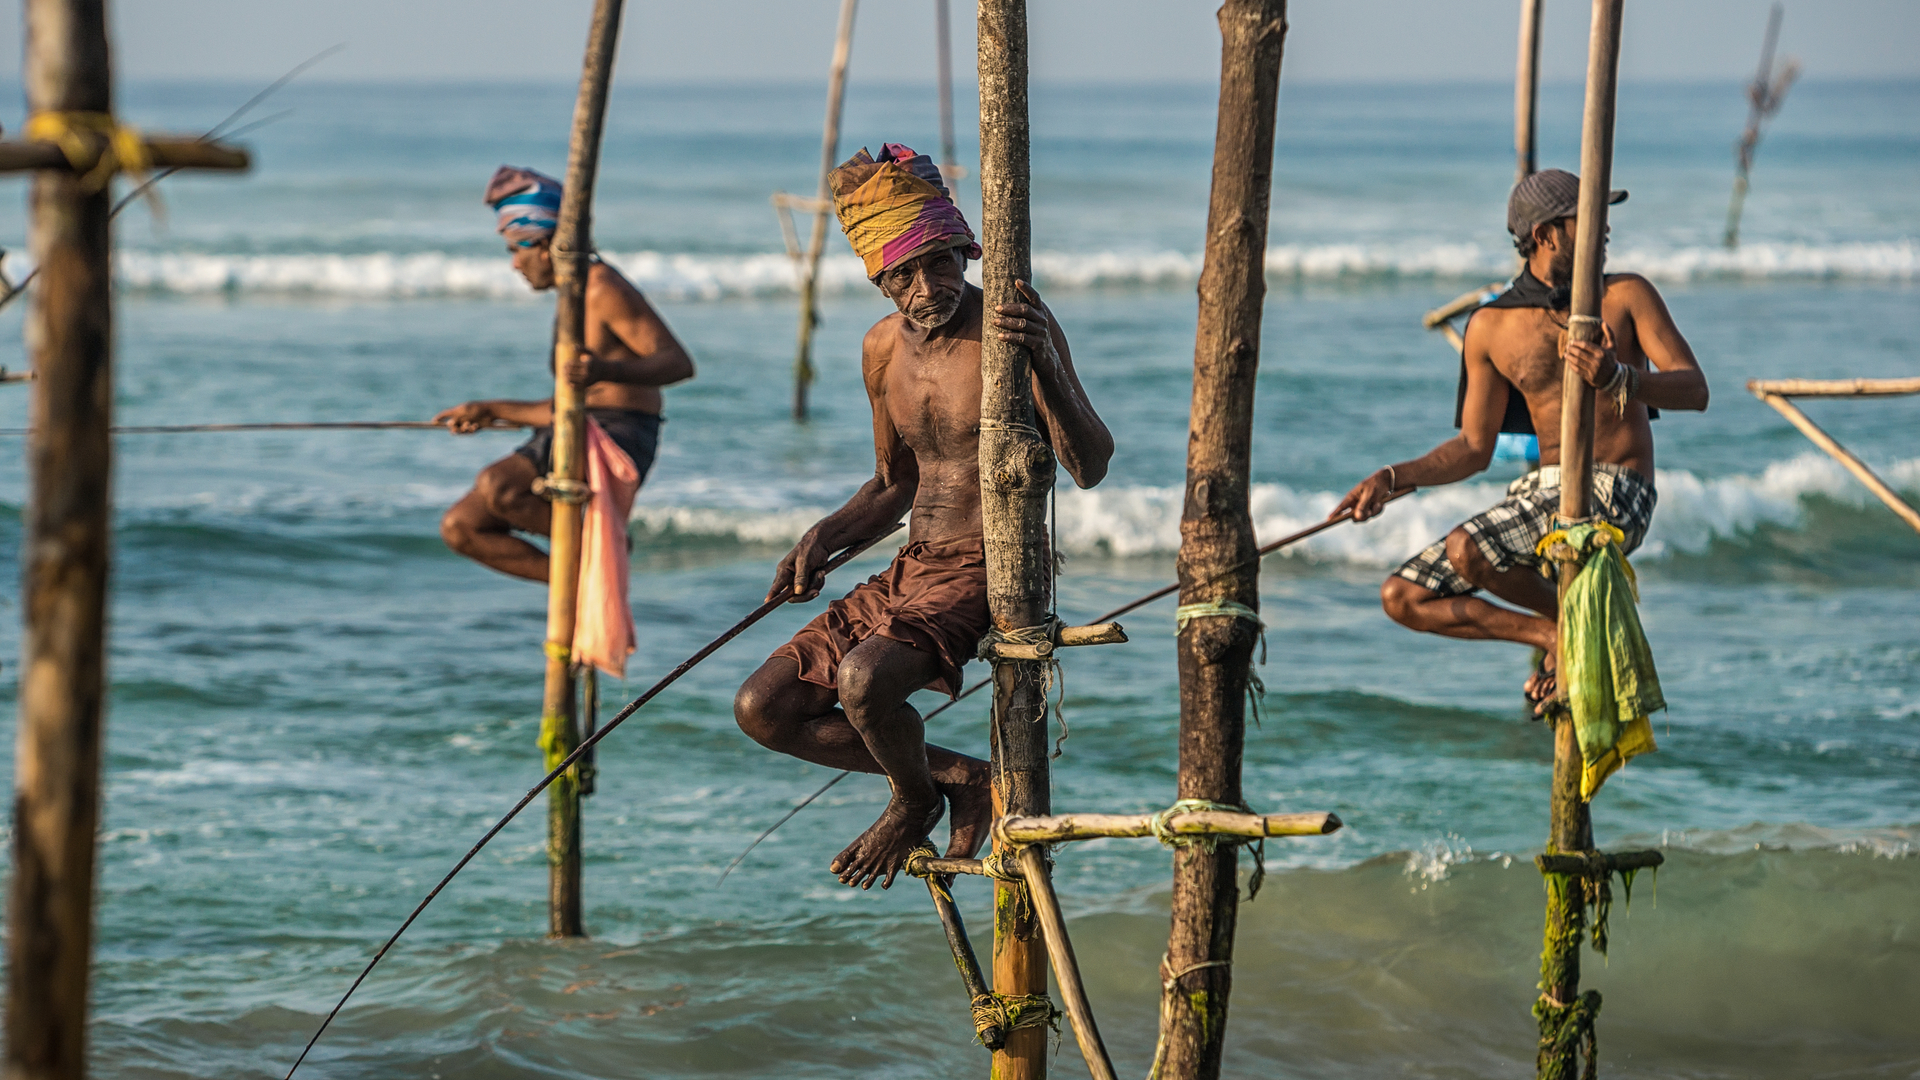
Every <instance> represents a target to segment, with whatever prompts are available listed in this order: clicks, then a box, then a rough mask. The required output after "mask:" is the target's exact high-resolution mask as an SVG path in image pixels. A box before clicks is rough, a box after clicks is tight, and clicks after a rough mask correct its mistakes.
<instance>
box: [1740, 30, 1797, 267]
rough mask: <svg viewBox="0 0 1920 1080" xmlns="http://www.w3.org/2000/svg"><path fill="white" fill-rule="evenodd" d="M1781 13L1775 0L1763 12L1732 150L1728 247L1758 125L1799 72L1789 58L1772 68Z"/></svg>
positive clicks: (1757, 140)
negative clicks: (1762, 31)
mask: <svg viewBox="0 0 1920 1080" xmlns="http://www.w3.org/2000/svg"><path fill="white" fill-rule="evenodd" d="M1782 14H1783V12H1782V9H1781V7H1780V5H1779V4H1777V3H1776V4H1774V5H1773V9H1772V10H1771V11H1770V12H1768V14H1767V36H1766V39H1765V41H1764V43H1763V44H1762V45H1761V46H1760V70H1759V71H1758V72H1757V73H1755V75H1754V76H1753V82H1751V83H1749V84H1748V85H1747V102H1748V109H1747V127H1746V130H1745V131H1743V132H1741V133H1740V142H1739V143H1738V144H1737V147H1736V149H1735V151H1734V172H1733V198H1732V199H1730V200H1728V202H1727V232H1726V235H1725V237H1723V242H1724V243H1725V244H1726V246H1727V247H1728V248H1729V249H1731V248H1737V247H1739V246H1740V211H1741V209H1742V208H1743V207H1744V206H1745V205H1746V202H1747V176H1748V174H1749V173H1751V172H1752V171H1753V153H1754V151H1755V150H1758V149H1759V148H1760V128H1761V125H1763V124H1765V123H1766V121H1767V118H1768V117H1769V116H1772V115H1773V114H1774V113H1776V112H1779V111H1780V106H1781V105H1782V104H1783V103H1784V102H1785V101H1786V97H1787V88H1788V87H1790V86H1792V85H1793V80H1794V79H1796V78H1798V77H1799V75H1800V65H1799V64H1797V63H1795V62H1794V61H1792V60H1788V61H1787V62H1786V65H1785V66H1784V68H1783V69H1782V70H1780V71H1778V72H1776V71H1774V67H1773V50H1774V48H1775V47H1776V46H1777V45H1779V43H1780V18H1781V15H1782Z"/></svg>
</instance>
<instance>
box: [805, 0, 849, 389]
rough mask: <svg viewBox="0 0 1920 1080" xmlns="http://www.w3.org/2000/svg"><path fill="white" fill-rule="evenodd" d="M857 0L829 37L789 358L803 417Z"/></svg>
mask: <svg viewBox="0 0 1920 1080" xmlns="http://www.w3.org/2000/svg"><path fill="white" fill-rule="evenodd" d="M858 3H859V0H840V28H839V30H838V31H837V32H836V33H835V35H834V39H833V67H832V69H831V70H830V72H829V73H828V75H827V123H826V128H825V130H824V131H823V132H822V133H821V136H820V184H819V186H818V188H817V189H816V197H817V198H818V199H819V200H820V201H819V203H818V205H817V206H816V208H815V210H814V214H813V235H812V236H811V237H810V238H809V239H808V241H807V265H806V271H805V272H804V273H803V274H802V275H801V277H800V344H799V346H798V350H797V352H796V353H795V355H794V359H793V418H794V420H795V421H799V422H804V421H805V420H806V418H807V388H808V387H810V386H812V385H813V328H814V327H815V326H817V325H819V323H820V311H819V304H818V303H817V301H816V298H817V296H818V295H819V290H818V282H819V280H820V256H821V253H823V252H824V251H826V248H827V219H828V218H830V217H832V216H833V192H831V191H828V190H827V174H828V173H830V172H832V171H833V167H834V166H835V165H837V164H839V162H837V161H835V160H834V159H835V158H837V157H839V150H840V105H841V102H842V101H844V100H845V98H846V94H847V57H848V56H850V55H851V54H852V52H853V9H854V7H855V6H856V5H857V4H858Z"/></svg>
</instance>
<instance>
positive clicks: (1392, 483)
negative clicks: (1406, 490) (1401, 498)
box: [1387, 465, 1400, 495]
mask: <svg viewBox="0 0 1920 1080" xmlns="http://www.w3.org/2000/svg"><path fill="white" fill-rule="evenodd" d="M1399 490H1400V484H1399V481H1398V480H1396V479H1395V477H1394V472H1393V466H1391V465H1389V466H1387V494H1389V495H1391V494H1393V493H1394V492H1396V491H1399Z"/></svg>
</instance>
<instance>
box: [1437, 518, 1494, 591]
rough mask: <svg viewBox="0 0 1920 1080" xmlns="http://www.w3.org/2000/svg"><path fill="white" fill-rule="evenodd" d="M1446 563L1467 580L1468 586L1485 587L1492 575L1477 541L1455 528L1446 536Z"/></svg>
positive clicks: (1484, 554) (1489, 563)
mask: <svg viewBox="0 0 1920 1080" xmlns="http://www.w3.org/2000/svg"><path fill="white" fill-rule="evenodd" d="M1447 562H1449V563H1451V564H1453V571H1454V573H1456V574H1459V575H1460V576H1461V577H1463V578H1465V579H1466V580H1467V583H1468V584H1470V585H1478V586H1479V587H1481V588H1483V589H1484V588H1486V587H1487V579H1488V578H1489V577H1490V576H1492V574H1493V573H1494V567H1493V564H1492V563H1491V562H1488V561H1487V553H1486V552H1484V551H1481V550H1480V543H1479V541H1477V540H1475V539H1474V538H1473V536H1472V534H1470V533H1468V532H1467V530H1465V529H1459V528H1456V529H1454V530H1453V531H1452V532H1450V533H1448V534H1447Z"/></svg>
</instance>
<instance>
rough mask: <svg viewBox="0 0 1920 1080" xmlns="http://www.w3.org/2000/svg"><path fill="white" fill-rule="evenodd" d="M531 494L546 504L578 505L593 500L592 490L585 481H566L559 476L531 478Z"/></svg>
mask: <svg viewBox="0 0 1920 1080" xmlns="http://www.w3.org/2000/svg"><path fill="white" fill-rule="evenodd" d="M533 493H534V494H535V495H538V496H540V497H541V498H543V499H546V500H547V501H548V502H562V503H571V504H573V505H576V506H578V505H580V504H581V503H584V502H586V501H587V500H589V499H591V498H593V489H592V488H590V487H588V486H587V482H586V481H585V480H568V479H566V478H564V477H559V476H551V475H549V476H536V477H534V478H533Z"/></svg>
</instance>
